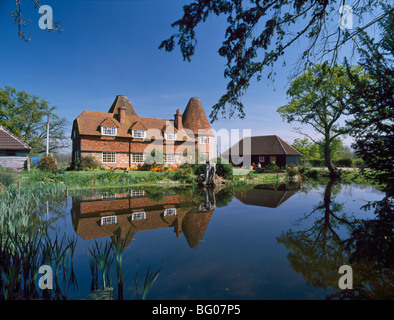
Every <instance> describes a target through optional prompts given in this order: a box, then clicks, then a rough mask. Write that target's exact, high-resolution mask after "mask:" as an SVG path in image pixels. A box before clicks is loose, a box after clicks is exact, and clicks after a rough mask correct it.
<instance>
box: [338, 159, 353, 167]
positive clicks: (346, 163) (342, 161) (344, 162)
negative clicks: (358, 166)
mask: <svg viewBox="0 0 394 320" xmlns="http://www.w3.org/2000/svg"><path fill="white" fill-rule="evenodd" d="M335 164H336V165H337V166H338V167H344V168H351V167H352V166H353V160H352V159H351V158H345V159H339V160H337V161H335Z"/></svg>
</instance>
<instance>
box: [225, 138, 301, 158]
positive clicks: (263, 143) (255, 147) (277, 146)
mask: <svg viewBox="0 0 394 320" xmlns="http://www.w3.org/2000/svg"><path fill="white" fill-rule="evenodd" d="M245 142H248V143H249V142H250V145H251V148H250V149H251V152H250V153H251V155H262V156H264V155H267V156H268V155H294V156H300V155H301V153H299V152H298V151H297V150H296V149H294V148H293V147H292V146H291V145H289V144H288V143H287V142H286V141H284V140H283V139H281V138H279V137H278V136H277V135H270V136H257V137H247V138H243V139H241V140H240V141H238V142H237V143H236V144H234V145H233V146H232V147H231V148H230V149H228V150H227V151H225V152H223V153H222V155H223V156H228V155H229V154H230V151H231V149H232V148H236V147H237V146H238V148H239V149H238V150H239V154H240V155H245V154H246V155H247V153H244V150H243V149H244V143H245Z"/></svg>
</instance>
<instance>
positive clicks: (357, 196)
mask: <svg viewBox="0 0 394 320" xmlns="http://www.w3.org/2000/svg"><path fill="white" fill-rule="evenodd" d="M383 198H384V193H382V192H380V191H378V190H376V189H375V188H374V187H372V186H363V185H355V184H352V185H345V184H340V183H337V182H335V181H327V182H325V183H324V184H321V183H314V184H303V185H297V184H296V185H292V186H285V185H280V186H246V185H245V186H244V187H243V188H222V189H220V188H217V189H215V190H212V189H202V190H201V189H195V188H194V189H193V188H162V189H157V188H156V189H155V188H145V189H137V188H135V189H130V188H127V189H111V190H90V191H81V192H74V193H73V194H70V195H69V197H68V198H62V199H60V200H59V199H57V200H56V201H55V200H54V201H50V200H49V201H48V203H47V206H43V208H42V210H41V211H42V219H43V221H44V224H46V225H45V230H46V231H45V232H47V233H48V234H49V235H50V238H51V239H52V241H54V242H53V243H56V246H58V247H61V246H62V245H63V247H62V248H63V249H64V248H68V249H70V248H71V249H72V250H65V251H64V252H66V254H65V255H67V258H66V259H65V260H63V264H62V265H61V266H60V267H57V266H55V265H54V264H55V261H57V260H56V259H55V258H53V259H52V260H48V264H49V265H50V266H51V267H52V268H53V275H55V274H56V276H57V278H56V281H55V282H56V283H55V287H56V290H55V291H57V293H56V294H54V295H52V296H51V294H48V296H49V297H52V298H65V297H66V298H67V299H71V300H80V299H125V300H135V299H142V298H143V299H150V300H156V299H160V300H193V299H204V300H207V299H224V300H231V299H247V300H254V299H301V300H304V299H305V300H321V299H330V298H332V299H337V298H348V299H353V298H356V297H361V298H366V299H368V298H378V299H380V298H382V299H383V298H387V297H391V298H392V297H393V296H392V294H393V285H392V283H393V281H392V280H393V270H392V268H391V265H390V261H391V260H390V259H388V258H387V250H389V249H390V248H392V247H390V246H391V245H389V249H387V248H386V247H387V246H386V247H385V244H387V243H391V240H392V239H387V236H389V237H391V235H392V227H391V230H389V231H388V232H389V233H387V235H386V234H384V232H383V233H381V234H377V231H376V232H375V231H374V230H384V227H382V225H383V226H384V224H385V221H384V219H383V218H382V219H381V220H379V217H378V216H377V215H376V214H375V212H374V210H375V209H374V208H369V209H366V210H362V209H360V208H361V207H362V206H364V205H366V204H367V202H368V201H380V200H382V199H383ZM371 221H374V222H376V223H374V225H373V226H374V227H375V229H373V230H372V231H371V228H373V227H371V226H370V225H368V223H369V222H371ZM379 228H380V229H379ZM40 230H41V231H40V232H42V229H40ZM374 232H375V233H374ZM374 237H375V238H379V239H378V240H376V239H375V238H374ZM53 239H55V240H53ZM374 239H375V242H374V241H373V240H374ZM67 241H68V242H67ZM379 241H381V243H383V245H382V244H381V243H380V244H379ZM69 242H72V244H73V245H72V246H68V247H67V245H68V243H69ZM59 244H60V245H59ZM374 244H375V245H376V246H377V247H378V248H380V251H381V252H380V253H379V252H377V251H376V247H374ZM52 247H54V246H52ZM60 251H61V250H59V251H58V252H60ZM70 252H72V254H71V253H70ZM55 256H56V255H55ZM342 265H348V266H350V267H351V271H352V273H351V274H350V275H352V277H351V279H352V280H351V281H352V289H341V288H340V287H339V280H340V278H341V277H342V276H343V274H341V273H339V268H340V267H341V266H342ZM348 276H349V274H348ZM38 278H40V274H39V275H38V277H37V279H38ZM37 283H38V281H37V282H36V287H37ZM44 291H48V290H44Z"/></svg>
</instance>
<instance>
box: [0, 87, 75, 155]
mask: <svg viewBox="0 0 394 320" xmlns="http://www.w3.org/2000/svg"><path fill="white" fill-rule="evenodd" d="M56 109H57V107H56V106H49V103H48V101H46V100H43V99H40V98H39V97H37V96H35V95H31V94H28V93H26V92H25V91H17V90H16V89H14V88H11V87H9V86H5V88H4V89H1V88H0V125H1V126H3V127H5V128H6V129H7V130H9V131H10V132H12V133H13V134H14V135H16V136H17V137H18V138H20V139H22V140H23V141H25V142H26V143H27V144H28V145H29V146H30V147H31V148H32V153H33V154H39V153H43V152H45V149H46V131H47V121H48V117H49V119H50V121H49V131H50V141H49V151H50V152H51V153H54V152H56V151H57V150H61V149H62V148H64V147H65V146H67V144H68V139H67V137H66V133H65V129H66V126H67V121H66V119H65V118H59V116H58V115H57V114H56V113H55V111H56Z"/></svg>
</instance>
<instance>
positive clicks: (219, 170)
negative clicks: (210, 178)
mask: <svg viewBox="0 0 394 320" xmlns="http://www.w3.org/2000/svg"><path fill="white" fill-rule="evenodd" d="M216 174H217V175H218V176H219V177H222V178H224V179H227V180H231V179H232V178H233V166H232V165H231V164H229V163H227V164H225V163H223V164H222V163H217V164H216Z"/></svg>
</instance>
